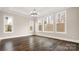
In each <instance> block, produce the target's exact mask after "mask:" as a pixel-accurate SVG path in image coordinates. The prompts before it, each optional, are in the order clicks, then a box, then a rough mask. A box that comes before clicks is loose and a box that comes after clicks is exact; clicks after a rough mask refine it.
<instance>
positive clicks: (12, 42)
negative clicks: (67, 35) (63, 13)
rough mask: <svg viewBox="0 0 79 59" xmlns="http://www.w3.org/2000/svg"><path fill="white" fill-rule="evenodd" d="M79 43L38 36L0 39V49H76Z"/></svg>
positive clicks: (78, 48)
mask: <svg viewBox="0 0 79 59" xmlns="http://www.w3.org/2000/svg"><path fill="white" fill-rule="evenodd" d="M78 50H79V44H78V43H72V42H67V41H62V40H57V39H52V38H46V37H40V36H28V37H20V38H12V39H6V40H2V41H1V43H0V51H78Z"/></svg>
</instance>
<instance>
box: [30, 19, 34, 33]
mask: <svg viewBox="0 0 79 59" xmlns="http://www.w3.org/2000/svg"><path fill="white" fill-rule="evenodd" d="M29 31H30V32H33V31H34V23H33V21H31V20H30V21H29Z"/></svg>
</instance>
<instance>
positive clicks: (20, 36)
mask: <svg viewBox="0 0 79 59" xmlns="http://www.w3.org/2000/svg"><path fill="white" fill-rule="evenodd" d="M30 35H33V34H27V35H18V36H8V37H1V38H0V40H3V39H9V38H16V37H23V36H30Z"/></svg>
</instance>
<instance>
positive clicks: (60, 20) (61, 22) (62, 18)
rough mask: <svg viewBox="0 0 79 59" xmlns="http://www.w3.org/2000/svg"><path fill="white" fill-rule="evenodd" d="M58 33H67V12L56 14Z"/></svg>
mask: <svg viewBox="0 0 79 59" xmlns="http://www.w3.org/2000/svg"><path fill="white" fill-rule="evenodd" d="M55 20H56V21H55V24H56V32H59V33H65V32H66V11H62V12H59V13H57V14H56V19H55Z"/></svg>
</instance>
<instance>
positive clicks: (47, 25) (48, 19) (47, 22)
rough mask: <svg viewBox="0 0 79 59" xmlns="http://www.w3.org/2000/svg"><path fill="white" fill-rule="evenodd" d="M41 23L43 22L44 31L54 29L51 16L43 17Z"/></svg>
mask: <svg viewBox="0 0 79 59" xmlns="http://www.w3.org/2000/svg"><path fill="white" fill-rule="evenodd" d="M43 24H44V32H53V31H54V30H53V29H54V24H53V18H52V17H51V16H48V17H46V18H44V20H43Z"/></svg>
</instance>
